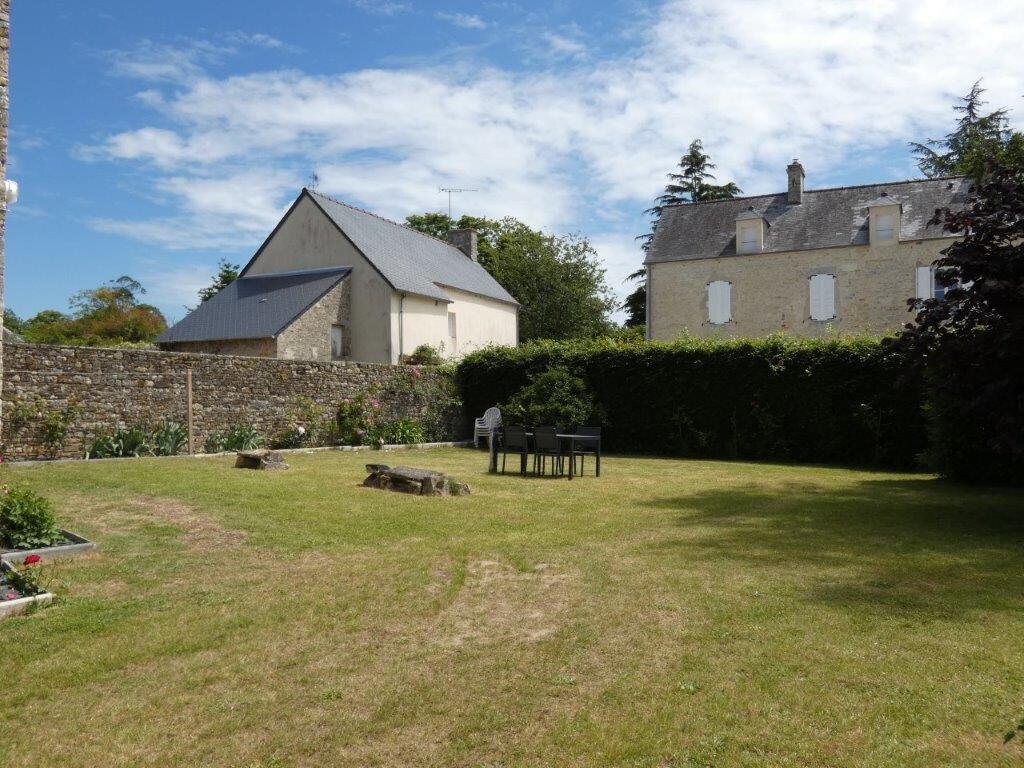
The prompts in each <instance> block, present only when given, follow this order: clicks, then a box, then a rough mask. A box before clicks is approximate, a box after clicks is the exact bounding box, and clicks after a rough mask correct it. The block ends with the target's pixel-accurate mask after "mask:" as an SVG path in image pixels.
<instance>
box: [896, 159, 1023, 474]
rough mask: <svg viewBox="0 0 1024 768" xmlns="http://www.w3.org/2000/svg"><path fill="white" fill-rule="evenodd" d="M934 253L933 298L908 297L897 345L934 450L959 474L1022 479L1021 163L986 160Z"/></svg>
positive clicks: (944, 220)
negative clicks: (919, 376)
mask: <svg viewBox="0 0 1024 768" xmlns="http://www.w3.org/2000/svg"><path fill="white" fill-rule="evenodd" d="M933 223H936V224H942V225H943V227H944V228H945V230H946V231H947V232H950V233H952V234H955V235H956V236H957V237H958V239H957V240H956V242H954V243H953V244H951V245H950V246H948V247H947V248H946V249H945V250H944V251H943V252H942V256H941V257H940V258H939V259H938V260H937V261H936V262H935V269H936V280H937V281H938V282H939V284H940V285H942V286H944V287H945V288H946V289H947V290H946V293H945V296H944V297H943V298H941V299H935V298H932V299H913V300H911V302H910V304H911V307H912V308H914V309H916V310H917V316H916V319H915V322H914V323H913V324H911V325H908V326H907V327H906V329H905V331H904V332H903V334H902V336H901V337H900V338H899V339H898V340H897V342H896V346H897V349H900V350H901V351H902V352H904V353H909V355H908V359H910V360H911V361H916V362H917V363H918V364H919V365H920V366H922V368H923V370H924V373H925V381H926V382H927V386H928V400H929V417H930V420H931V431H932V450H933V459H934V461H935V463H936V465H937V469H939V470H940V471H941V472H943V473H944V474H946V475H948V476H950V477H952V478H955V479H959V480H966V481H977V482H1009V483H1014V484H1024V345H1022V344H1021V339H1024V168H1021V167H1020V166H1016V167H1004V168H994V169H992V171H991V172H990V173H989V174H988V180H987V181H984V182H982V183H980V184H979V185H977V186H976V187H975V188H974V189H973V190H972V199H971V201H970V202H969V203H968V205H967V207H966V208H965V209H964V210H962V211H950V210H948V209H946V210H943V211H939V212H938V213H936V216H935V218H934V219H933Z"/></svg>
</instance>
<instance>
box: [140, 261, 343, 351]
mask: <svg viewBox="0 0 1024 768" xmlns="http://www.w3.org/2000/svg"><path fill="white" fill-rule="evenodd" d="M351 271H352V269H351V267H331V268H328V269H307V270H302V271H300V272H277V273H275V274H271V275H255V276H253V277H240V278H238V279H237V280H235V281H234V282H233V283H230V284H229V285H227V286H226V287H225V288H223V289H222V290H221V291H219V292H218V293H217V294H216V295H215V296H213V298H211V299H208V300H207V301H204V302H203V303H202V304H200V305H199V306H198V307H196V308H195V309H194V310H192V311H191V312H189V313H188V314H187V315H186V316H185V318H184V319H183V320H181V321H180V322H178V323H175V324H174V325H173V326H172V327H170V328H168V329H167V330H166V331H164V332H163V333H162V334H160V336H159V337H157V340H156V341H157V343H170V342H178V341H222V340H225V339H267V338H272V337H274V336H277V334H279V333H280V332H281V331H283V330H284V329H285V328H287V327H288V326H289V325H291V324H292V322H293V321H294V320H295V319H296V318H297V317H298V316H299V315H301V314H302V313H303V312H305V311H306V310H307V309H309V308H310V307H311V306H312V305H313V304H315V303H316V302H317V301H319V300H320V298H321V297H323V295H324V294H325V293H327V292H328V291H329V290H331V289H332V288H333V287H334V286H336V285H337V284H338V283H339V282H341V280H342V278H344V277H345V275H347V274H348V273H349V272H351Z"/></svg>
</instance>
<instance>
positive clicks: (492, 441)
mask: <svg viewBox="0 0 1024 768" xmlns="http://www.w3.org/2000/svg"><path fill="white" fill-rule="evenodd" d="M500 431H501V428H500V427H499V428H495V429H492V430H491V434H490V437H489V438H488V440H487V443H488V446H489V448H490V454H491V455H490V465H489V466H488V469H487V471H488V472H490V473H492V474H496V473H497V471H498V435H499V433H500ZM526 436H527V437H530V438H532V437H533V432H527V433H526ZM556 437H558V439H559V440H564V441H566V442H568V444H569V479H570V480H572V479H573V477H574V475H575V474H576V461H575V458H576V441H577V440H581V441H584V442H589V443H597V454H596V461H595V464H594V466H595V467H596V468H597V471H596V475H597V477H600V476H601V438H600V436H597V435H577V434H573V433H572V432H565V433H562V432H559V433H558V434H557V435H556ZM519 472H520V474H526V454H525V453H523V454H520V456H519Z"/></svg>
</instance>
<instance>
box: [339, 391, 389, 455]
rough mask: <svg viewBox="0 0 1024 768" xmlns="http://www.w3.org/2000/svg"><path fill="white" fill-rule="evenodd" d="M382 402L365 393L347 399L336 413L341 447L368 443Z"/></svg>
mask: <svg viewBox="0 0 1024 768" xmlns="http://www.w3.org/2000/svg"><path fill="white" fill-rule="evenodd" d="M379 412H380V401H379V400H377V399H376V398H375V397H371V396H370V395H368V394H367V393H365V392H360V393H359V394H357V395H355V396H354V397H346V398H345V399H344V400H342V401H341V402H340V403H339V404H338V410H337V412H336V413H335V424H336V426H337V440H338V442H339V443H340V444H341V445H362V444H363V443H364V442H367V441H368V437H367V436H368V434H369V432H370V428H371V427H372V426H373V425H374V424H375V423H376V421H377V418H378V413H379Z"/></svg>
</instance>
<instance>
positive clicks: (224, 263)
mask: <svg viewBox="0 0 1024 768" xmlns="http://www.w3.org/2000/svg"><path fill="white" fill-rule="evenodd" d="M238 269H239V267H238V265H237V264H232V263H231V262H230V261H228V260H227V259H221V260H220V261H218V262H217V274H216V275H214V276H213V278H212V280H213V282H212V283H210V284H209V285H208V286H206V287H205V288H203V289H202V290H200V291H199V302H200V303H202V302H204V301H209V300H210V299H212V298H213V297H214V296H216V295H217V294H218V293H220V291H221V290H223V289H224V288H227V287H228V286H229V285H230V284H231V283H233V282H235V280H237V279H238Z"/></svg>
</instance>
